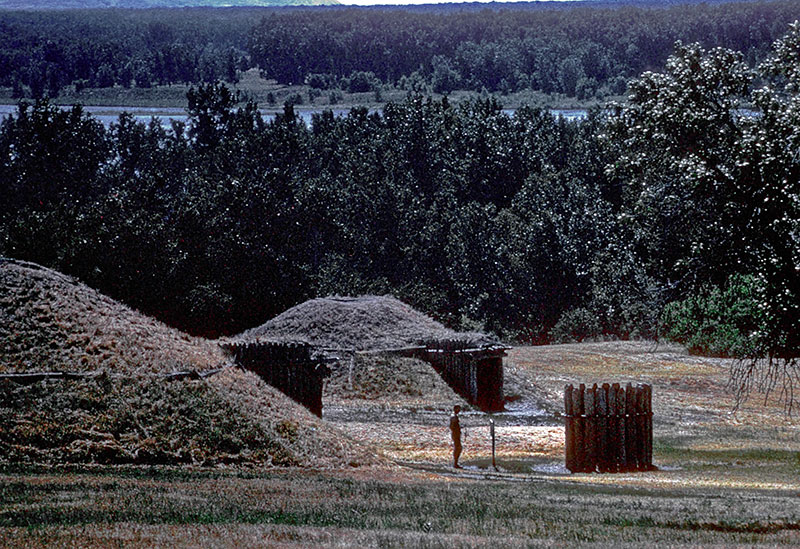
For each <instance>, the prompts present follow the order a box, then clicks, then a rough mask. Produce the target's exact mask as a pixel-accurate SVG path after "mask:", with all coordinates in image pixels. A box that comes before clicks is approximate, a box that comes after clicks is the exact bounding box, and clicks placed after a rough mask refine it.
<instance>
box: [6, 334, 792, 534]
mask: <svg viewBox="0 0 800 549" xmlns="http://www.w3.org/2000/svg"><path fill="white" fill-rule="evenodd" d="M729 366H730V364H729V363H727V362H726V361H722V360H710V359H709V360H706V359H699V358H696V357H689V356H687V355H686V354H685V353H684V352H683V351H682V349H680V348H678V347H664V346H660V347H655V346H653V345H652V344H647V343H601V344H583V345H565V346H551V347H536V348H534V347H531V348H519V349H514V350H512V351H511V352H510V356H509V357H508V359H507V364H506V385H507V393H517V394H519V395H520V396H521V397H522V398H521V400H520V401H518V402H528V403H529V404H530V410H534V411H533V412H531V414H530V416H529V417H527V418H523V419H524V420H520V418H519V417H517V416H514V415H513V414H512V415H510V416H507V417H504V416H503V415H502V414H500V415H497V416H495V418H496V420H497V421H498V429H497V434H498V454H497V463H498V471H495V470H494V469H492V468H491V467H490V466H489V464H490V446H489V443H488V428H487V426H486V425H487V421H488V418H487V417H486V416H485V415H483V414H481V413H480V412H477V411H474V410H471V411H468V413H467V414H466V415H465V417H464V423H465V424H466V426H467V433H468V436H467V440H466V444H465V452H464V455H463V462H464V464H465V465H466V468H465V469H463V470H460V471H456V470H454V469H452V468H450V467H449V443H448V433H447V430H446V418H447V413H448V409H447V408H448V406H449V404H450V403H449V402H445V401H444V400H437V401H433V402H431V403H429V404H428V405H422V404H420V403H414V404H413V405H411V404H409V402H410V401H407V402H405V403H402V402H394V403H392V402H386V403H376V402H366V401H358V400H352V401H346V400H342V401H338V402H337V412H336V414H335V416H332V417H331V418H330V419H328V421H332V422H334V423H335V425H336V427H337V428H339V429H340V430H342V431H343V432H345V433H347V434H348V435H349V436H350V437H352V438H355V439H356V440H361V441H362V442H364V443H366V444H369V445H370V446H372V447H373V448H375V449H376V450H378V451H379V452H381V453H382V454H384V455H385V456H387V457H389V458H390V459H391V461H392V462H393V463H392V464H390V465H380V466H374V467H359V468H348V469H346V470H344V469H342V470H339V469H320V470H309V469H296V468H295V469H287V470H263V469H262V470H256V469H241V468H238V469H237V468H231V469H220V468H216V469H203V468H194V467H192V468H175V467H148V468H142V467H139V468H136V467H109V466H105V467H103V466H97V467H94V466H81V467H73V468H60V469H59V468H45V467H37V466H33V465H29V466H23V465H20V464H16V465H5V466H3V468H2V470H0V545H4V546H66V547H114V546H126V547H130V546H132V547H151V546H192V547H199V546H257V545H262V546H264V545H266V546H274V547H307V546H316V547H352V546H363V547H609V546H615V547H652V546H654V545H656V546H659V547H686V546H695V547H753V546H762V547H796V546H798V545H800V459H798V455H800V454H799V452H800V428H798V425H797V424H796V423H795V422H794V421H792V420H790V419H787V418H786V416H785V415H784V414H783V408H782V406H781V404H780V402H778V401H775V400H769V401H767V402H766V404H765V403H764V402H763V401H758V402H757V401H756V400H753V401H752V402H749V403H747V404H746V405H745V406H744V407H743V408H741V409H740V410H739V411H737V413H736V414H733V413H732V401H731V400H730V397H729V396H728V394H727V391H726V390H725V382H726V379H727V369H728V367H729ZM628 380H632V381H642V382H647V383H651V384H652V385H653V394H654V399H653V405H654V412H655V418H654V425H655V435H654V438H655V440H654V462H655V464H656V465H657V466H658V467H659V469H658V470H656V471H652V472H647V473H635V474H616V475H596V474H577V475H570V474H569V473H567V472H566V470H565V469H564V467H563V425H562V424H561V423H560V418H559V416H558V411H559V410H560V406H561V404H560V398H561V391H562V390H563V386H564V384H565V383H578V382H585V383H592V382H595V381H611V382H626V381H628Z"/></svg>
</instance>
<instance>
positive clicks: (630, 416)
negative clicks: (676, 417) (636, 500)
mask: <svg viewBox="0 0 800 549" xmlns="http://www.w3.org/2000/svg"><path fill="white" fill-rule="evenodd" d="M652 394H653V390H652V387H651V386H650V385H636V386H632V385H631V384H630V383H628V384H627V385H626V386H625V387H624V388H622V387H620V385H619V383H614V384H613V385H609V384H608V383H604V384H603V385H602V386H600V387H598V386H597V384H595V385H593V386H592V387H590V388H587V387H586V386H585V385H584V384H583V383H581V385H580V387H578V388H575V387H573V386H572V385H567V386H566V388H565V389H564V409H565V413H566V445H565V454H566V467H567V469H569V470H570V471H571V472H573V473H580V472H584V473H591V472H599V473H618V472H626V471H649V470H652V469H653V468H654V467H653V412H652V402H651V401H652Z"/></svg>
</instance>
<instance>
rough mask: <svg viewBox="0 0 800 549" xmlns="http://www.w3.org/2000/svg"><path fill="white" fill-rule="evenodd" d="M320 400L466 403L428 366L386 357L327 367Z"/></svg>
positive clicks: (362, 357) (358, 358)
mask: <svg viewBox="0 0 800 549" xmlns="http://www.w3.org/2000/svg"><path fill="white" fill-rule="evenodd" d="M324 398H326V399H331V398H332V399H341V400H371V401H381V402H387V401H397V402H403V401H425V402H426V403H427V404H432V403H441V402H445V403H448V404H450V405H451V406H452V404H456V403H458V404H461V405H462V406H464V407H466V406H467V403H466V401H464V400H463V399H462V398H461V397H460V396H458V395H457V394H456V392H455V391H453V389H452V388H451V387H450V386H449V385H448V384H447V383H446V382H445V381H444V380H443V379H442V378H441V376H440V375H439V374H437V373H436V371H435V370H434V369H433V368H431V365H430V364H428V363H427V362H424V361H422V360H420V359H417V358H408V357H400V356H390V355H375V354H369V355H356V356H355V357H354V359H353V360H352V361H351V360H342V361H339V362H337V363H335V364H333V365H332V366H331V376H330V378H328V380H327V381H326V383H325V392H324Z"/></svg>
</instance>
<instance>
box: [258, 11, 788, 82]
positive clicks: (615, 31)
mask: <svg viewBox="0 0 800 549" xmlns="http://www.w3.org/2000/svg"><path fill="white" fill-rule="evenodd" d="M799 16H800V6H798V5H797V4H796V3H783V2H775V3H757V4H753V3H745V4H725V5H721V6H706V5H683V6H674V7H672V8H670V9H648V8H641V7H622V8H618V9H597V8H575V9H569V10H547V11H529V10H515V9H508V10H503V9H499V10H484V11H481V12H474V11H465V12H455V11H449V12H445V13H429V12H421V13H417V12H408V11H403V10H385V11H384V10H381V11H371V10H346V11H326V12H311V11H307V12H299V13H290V14H273V15H271V16H269V17H265V18H264V19H262V20H261V22H260V24H259V25H257V26H256V27H255V28H254V29H253V31H252V33H251V36H250V47H249V51H250V54H251V56H252V58H253V60H254V62H255V63H256V64H258V66H260V67H261V69H262V70H263V71H264V73H265V74H267V75H268V76H270V77H272V78H275V79H277V80H278V81H279V82H282V83H302V82H310V83H312V84H314V85H328V86H330V85H339V86H342V85H345V86H346V85H348V84H349V82H350V81H349V79H350V78H352V77H353V76H354V75H358V74H364V73H366V74H369V75H372V76H373V77H374V78H375V79H376V81H380V82H383V83H388V84H395V85H399V86H401V87H406V88H409V89H416V88H419V87H420V86H428V87H430V88H431V89H432V90H433V91H435V92H449V91H452V90H454V89H469V90H481V89H486V90H488V91H491V92H495V91H500V92H511V91H518V90H522V89H534V90H541V91H543V92H545V93H564V94H566V95H568V96H576V95H577V96H578V97H580V98H586V97H592V96H594V95H595V94H598V93H599V95H608V94H621V93H624V91H625V83H626V80H627V79H628V78H629V77H632V76H635V75H637V74H639V73H641V72H642V71H643V70H648V69H653V68H660V67H663V65H664V61H665V60H666V58H667V56H668V55H669V53H670V52H671V50H672V46H673V44H674V43H675V42H676V41H677V40H683V41H685V42H701V43H702V44H704V45H713V46H723V47H728V48H732V49H735V50H737V51H742V52H744V53H745V55H747V56H748V58H750V59H757V58H761V57H763V55H764V54H765V52H766V50H767V49H768V47H769V45H770V44H771V43H772V41H774V40H775V39H776V38H778V37H779V36H780V35H781V34H782V33H783V32H784V30H785V28H786V25H787V24H788V23H790V22H791V21H793V20H794V19H796V18H798V17H799Z"/></svg>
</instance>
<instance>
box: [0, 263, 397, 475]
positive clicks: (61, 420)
mask: <svg viewBox="0 0 800 549" xmlns="http://www.w3.org/2000/svg"><path fill="white" fill-rule="evenodd" d="M0 288H2V292H0V372H30V371H55V370H66V371H95V372H99V375H97V376H94V377H92V378H89V379H84V380H77V381H62V380H57V381H42V382H38V383H33V384H30V385H19V384H17V383H14V382H11V381H8V380H4V379H0V462H34V463H52V464H62V463H114V464H118V463H133V464H153V463H158V464H171V465H177V464H193V465H206V466H208V465H218V464H227V463H237V464H244V465H250V466H253V465H258V466H300V467H342V466H346V465H362V464H375V463H379V462H380V461H381V460H380V459H379V458H377V457H376V456H375V455H374V453H372V452H371V451H370V450H368V449H366V447H364V446H360V445H358V444H356V443H354V442H352V441H351V440H350V439H349V438H348V437H346V436H344V435H343V434H342V433H341V432H340V431H339V430H338V429H336V428H333V427H331V426H330V425H329V424H326V423H325V422H322V421H320V420H319V419H318V418H316V417H315V416H314V415H313V414H311V413H310V412H309V411H308V410H306V409H305V408H303V407H302V406H300V405H299V404H297V403H295V402H294V401H292V400H291V399H289V398H288V397H286V396H285V395H283V394H282V393H280V392H279V391H277V390H276V389H273V388H272V387H270V386H268V385H267V384H265V383H264V382H263V381H261V379H259V378H258V377H257V376H256V375H255V374H252V373H249V372H243V371H241V370H238V369H235V368H226V369H224V370H223V371H222V372H221V373H218V374H216V375H214V376H211V377H208V378H206V379H200V380H178V381H166V380H165V379H163V377H161V375H160V374H163V373H166V372H170V371H173V370H184V369H194V370H206V369H209V368H214V367H218V366H224V365H225V364H226V359H225V356H224V354H223V353H222V351H221V349H220V348H219V346H218V345H217V344H216V343H215V342H212V341H208V340H204V339H200V338H194V337H190V336H188V335H186V334H183V333H181V332H179V331H177V330H174V329H172V328H170V327H168V326H166V325H164V324H162V323H160V322H157V321H155V320H153V319H151V318H148V317H146V316H144V315H141V314H139V313H137V312H136V311H133V310H131V309H130V308H128V307H126V306H124V305H122V304H121V303H118V302H116V301H114V300H112V299H110V298H108V297H106V296H104V295H102V294H100V293H98V292H96V291H94V290H92V289H91V288H88V287H87V286H85V285H83V284H81V283H80V282H78V281H76V280H75V279H73V278H70V277H68V276H65V275H63V274H60V273H57V272H55V271H52V270H50V269H46V268H44V267H41V266H39V265H35V264H33V263H27V262H21V261H15V260H9V259H2V260H0Z"/></svg>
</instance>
